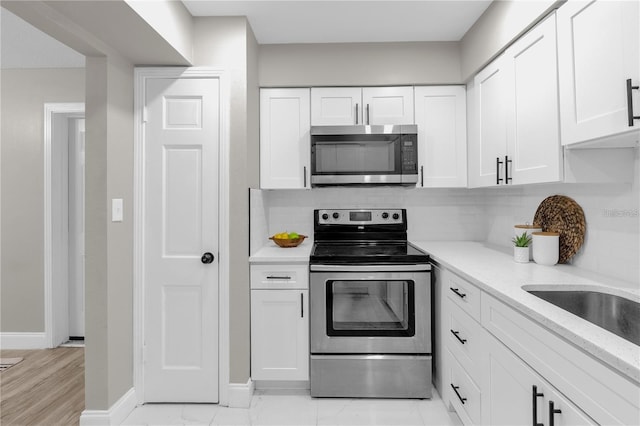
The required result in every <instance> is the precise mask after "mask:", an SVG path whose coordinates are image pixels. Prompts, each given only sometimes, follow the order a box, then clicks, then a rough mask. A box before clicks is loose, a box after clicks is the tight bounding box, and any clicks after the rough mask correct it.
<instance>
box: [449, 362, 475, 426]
mask: <svg viewBox="0 0 640 426" xmlns="http://www.w3.org/2000/svg"><path fill="white" fill-rule="evenodd" d="M448 355H449V359H450V362H449V383H446V386H447V388H446V391H447V392H449V398H448V399H449V401H450V402H451V405H453V407H454V408H455V410H456V412H457V413H458V415H459V416H460V418H461V419H462V421H463V422H464V424H475V425H478V424H480V422H481V417H480V389H479V388H478V387H477V386H476V384H475V383H474V382H473V380H472V379H471V377H469V375H468V374H467V373H466V371H465V370H464V368H462V366H461V365H460V364H458V362H457V361H456V359H455V357H454V356H453V355H452V354H451V352H449V353H448Z"/></svg>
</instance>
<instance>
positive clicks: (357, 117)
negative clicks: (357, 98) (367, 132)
mask: <svg viewBox="0 0 640 426" xmlns="http://www.w3.org/2000/svg"><path fill="white" fill-rule="evenodd" d="M356 124H358V104H356Z"/></svg>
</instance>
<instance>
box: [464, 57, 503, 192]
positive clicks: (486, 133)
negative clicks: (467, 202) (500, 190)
mask: <svg viewBox="0 0 640 426" xmlns="http://www.w3.org/2000/svg"><path fill="white" fill-rule="evenodd" d="M507 72H508V64H507V59H506V56H504V55H503V56H500V57H499V58H498V59H496V60H494V61H493V62H491V63H490V64H489V65H487V66H486V67H485V68H484V69H483V70H482V71H480V72H479V73H478V74H476V76H475V77H474V82H473V96H472V97H473V101H474V105H475V106H474V107H473V108H472V114H473V115H474V116H475V117H474V121H475V122H476V125H475V126H474V128H473V129H472V132H470V133H469V147H468V148H469V187H471V188H474V187H484V186H493V185H500V184H503V183H504V167H503V165H504V156H505V155H506V150H507V112H506V108H507V102H508V96H507V84H508V81H509V79H508V77H507ZM499 172H500V173H501V177H500V176H499V175H498V173H499Z"/></svg>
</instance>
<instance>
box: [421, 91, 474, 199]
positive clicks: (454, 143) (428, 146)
mask: <svg viewBox="0 0 640 426" xmlns="http://www.w3.org/2000/svg"><path fill="white" fill-rule="evenodd" d="M414 99H415V122H416V124H417V125H418V163H419V171H420V177H419V181H418V184H417V186H418V187H423V188H437V187H439V188H454V187H466V186H467V125H466V123H467V111H466V108H467V106H466V91H465V88H464V86H424V87H416V88H415V91H414Z"/></svg>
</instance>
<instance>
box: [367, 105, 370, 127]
mask: <svg viewBox="0 0 640 426" xmlns="http://www.w3.org/2000/svg"><path fill="white" fill-rule="evenodd" d="M367 124H371V120H369V104H367Z"/></svg>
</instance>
